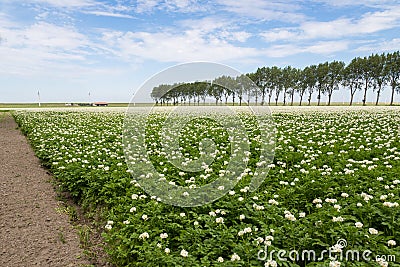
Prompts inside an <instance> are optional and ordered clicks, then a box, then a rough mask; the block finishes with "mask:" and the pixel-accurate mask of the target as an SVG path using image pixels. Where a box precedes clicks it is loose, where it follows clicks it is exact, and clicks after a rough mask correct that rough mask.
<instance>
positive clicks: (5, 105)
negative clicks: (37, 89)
mask: <svg viewBox="0 0 400 267" xmlns="http://www.w3.org/2000/svg"><path fill="white" fill-rule="evenodd" d="M126 106H128V104H127V103H109V107H126ZM60 107H63V108H64V107H68V108H83V107H85V106H66V105H65V103H42V104H41V105H40V108H60ZM89 107H90V106H89ZM0 108H39V105H38V104H37V103H0Z"/></svg>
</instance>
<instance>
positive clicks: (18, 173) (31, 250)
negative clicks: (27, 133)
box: [0, 114, 89, 267]
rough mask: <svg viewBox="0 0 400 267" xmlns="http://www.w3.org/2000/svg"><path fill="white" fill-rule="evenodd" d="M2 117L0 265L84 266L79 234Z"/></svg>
mask: <svg viewBox="0 0 400 267" xmlns="http://www.w3.org/2000/svg"><path fill="white" fill-rule="evenodd" d="M16 128H17V124H16V123H15V121H14V120H13V118H12V117H11V116H10V115H9V114H7V115H6V116H5V117H3V116H1V117H0V266H2V267H8V266H10V267H11V266H12V267H16V266H27V267H28V266H51V267H55V266H60V267H61V266H62V267H65V266H85V265H87V264H89V262H88V261H86V260H85V259H84V257H83V254H82V250H81V249H80V248H79V237H78V235H77V233H76V231H75V230H74V229H73V228H72V225H71V224H70V223H69V218H68V216H67V215H66V214H64V213H62V212H58V211H57V208H58V207H62V205H61V203H59V202H58V201H57V200H56V193H55V191H54V188H53V186H52V184H51V183H50V179H51V176H50V175H49V174H48V173H46V170H45V169H43V168H42V167H41V166H40V162H39V160H38V159H37V157H36V156H35V155H34V153H33V151H32V149H31V147H30V145H29V144H28V142H27V140H26V138H25V137H24V136H23V135H22V134H21V133H20V131H19V130H17V129H16Z"/></svg>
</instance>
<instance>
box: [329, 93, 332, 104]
mask: <svg viewBox="0 0 400 267" xmlns="http://www.w3.org/2000/svg"><path fill="white" fill-rule="evenodd" d="M331 97H332V93H329V94H328V106H330V105H331Z"/></svg>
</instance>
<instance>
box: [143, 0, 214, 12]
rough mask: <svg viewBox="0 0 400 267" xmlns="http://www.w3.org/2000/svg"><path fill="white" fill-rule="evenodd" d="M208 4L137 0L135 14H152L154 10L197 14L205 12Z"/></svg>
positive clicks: (194, 1)
mask: <svg viewBox="0 0 400 267" xmlns="http://www.w3.org/2000/svg"><path fill="white" fill-rule="evenodd" d="M208 8H209V4H205V3H199V1H197V0H137V1H136V12H138V13H143V12H153V11H155V10H164V11H165V10H167V11H173V12H183V13H187V12H197V11H206V10H207V9H208Z"/></svg>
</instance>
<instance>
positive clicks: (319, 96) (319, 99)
mask: <svg viewBox="0 0 400 267" xmlns="http://www.w3.org/2000/svg"><path fill="white" fill-rule="evenodd" d="M320 103H321V88H318V106H319V105H320Z"/></svg>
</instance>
